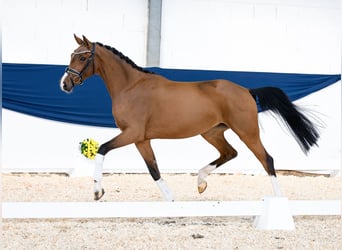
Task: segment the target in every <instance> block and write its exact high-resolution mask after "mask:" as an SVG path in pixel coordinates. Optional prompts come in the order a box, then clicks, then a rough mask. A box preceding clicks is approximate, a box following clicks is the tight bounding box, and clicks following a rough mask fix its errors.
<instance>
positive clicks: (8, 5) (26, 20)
mask: <svg viewBox="0 0 342 250" xmlns="http://www.w3.org/2000/svg"><path fill="white" fill-rule="evenodd" d="M147 2H148V1H147V0H130V1H124V0H115V1H108V0H107V1H105V0H101V1H95V0H69V1H63V0H59V1H42V0H41V1H38V0H27V1H26V0H14V1H12V0H5V1H3V17H2V21H3V29H2V32H3V40H2V46H3V47H2V52H3V61H4V62H13V63H40V64H61V65H65V64H68V63H69V59H70V54H71V52H72V51H73V50H74V49H75V48H76V47H77V44H76V43H75V41H74V38H73V34H74V33H76V34H77V35H79V36H81V35H82V34H84V35H86V36H87V37H88V38H89V39H90V40H91V41H94V42H96V41H98V42H102V43H104V44H108V45H111V46H114V47H116V48H117V49H118V50H120V51H122V52H123V53H124V54H126V55H127V56H129V57H131V58H132V59H133V60H134V61H135V62H136V63H138V64H140V65H144V63H145V57H146V52H145V51H146V32H147V21H148V20H147Z"/></svg>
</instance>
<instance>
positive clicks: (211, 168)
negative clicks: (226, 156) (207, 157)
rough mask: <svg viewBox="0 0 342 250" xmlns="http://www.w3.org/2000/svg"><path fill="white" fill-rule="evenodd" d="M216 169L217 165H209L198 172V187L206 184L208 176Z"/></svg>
mask: <svg viewBox="0 0 342 250" xmlns="http://www.w3.org/2000/svg"><path fill="white" fill-rule="evenodd" d="M215 169H216V165H207V166H205V167H204V168H201V169H200V170H199V171H198V178H197V184H198V186H199V185H201V184H202V183H204V182H206V180H205V179H206V178H207V176H208V175H209V174H210V173H211V172H212V171H214V170H215Z"/></svg>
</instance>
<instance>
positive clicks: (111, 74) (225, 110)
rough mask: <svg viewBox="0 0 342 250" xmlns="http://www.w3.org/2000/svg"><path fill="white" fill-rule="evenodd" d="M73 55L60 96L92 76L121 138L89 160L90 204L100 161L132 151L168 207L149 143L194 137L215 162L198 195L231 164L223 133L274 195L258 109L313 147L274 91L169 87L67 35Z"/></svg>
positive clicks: (312, 133) (307, 131)
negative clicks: (259, 169) (247, 155)
mask: <svg viewBox="0 0 342 250" xmlns="http://www.w3.org/2000/svg"><path fill="white" fill-rule="evenodd" d="M74 38H75V40H76V42H77V44H78V48H77V49H76V50H75V51H74V52H73V53H72V54H71V60H70V63H69V66H68V67H67V68H66V70H65V73H64V75H63V77H62V78H61V80H60V87H61V90H63V91H65V92H67V93H70V92H72V90H73V88H74V87H76V86H78V85H81V84H82V83H83V81H84V80H85V79H87V78H88V77H90V76H92V75H94V74H97V75H99V76H100V77H101V78H102V79H103V81H104V83H105V85H106V87H107V90H108V92H109V94H110V96H111V99H112V114H113V117H114V119H115V122H116V124H117V126H118V128H119V129H120V130H121V133H120V134H119V135H118V136H116V137H114V138H113V139H111V140H109V141H107V142H106V143H104V144H102V145H100V147H99V150H98V152H97V154H96V157H95V170H94V199H95V200H99V199H100V198H101V197H102V196H103V195H104V193H105V192H104V189H103V188H102V186H101V181H102V170H103V161H104V157H105V155H106V154H107V153H108V152H109V151H110V150H113V149H116V148H119V147H123V146H126V145H128V144H132V143H134V144H135V146H136V147H137V149H138V151H139V152H140V154H141V156H142V157H143V159H144V161H145V163H146V165H147V168H148V170H149V172H150V174H151V176H152V178H153V180H154V181H155V182H156V184H157V186H158V187H159V189H160V191H161V193H162V195H163V196H164V198H165V199H166V200H168V201H172V200H173V196H172V194H171V192H170V190H169V188H168V187H167V185H166V183H165V182H164V181H163V179H162V178H161V175H160V172H159V169H158V165H157V161H156V158H155V155H154V153H153V150H152V148H151V143H150V141H151V140H152V139H156V138H158V139H178V138H187V137H192V136H196V135H201V136H202V137H203V138H204V139H205V140H206V141H207V142H208V143H210V144H211V145H213V146H214V147H215V148H216V149H217V150H218V152H219V154H220V156H219V157H218V158H217V159H216V160H214V161H213V162H211V163H209V164H208V165H207V166H205V167H203V168H201V169H200V170H199V172H198V183H197V184H198V191H199V193H202V192H204V191H205V189H206V188H207V182H206V177H207V176H208V175H209V173H210V172H212V171H213V170H215V169H216V168H218V167H219V166H221V165H222V164H224V163H226V162H228V161H229V160H231V159H233V158H235V157H236V156H237V151H236V150H235V149H234V148H233V147H232V146H231V145H230V144H229V143H228V142H227V141H226V139H225V137H224V131H226V130H227V129H232V130H233V131H234V132H235V133H236V134H237V135H238V136H239V138H240V139H241V141H242V142H244V143H245V144H246V145H247V147H248V148H249V149H250V150H251V151H252V152H253V154H254V155H255V157H256V158H257V159H258V160H259V161H260V163H261V164H262V166H263V168H264V169H265V171H266V172H267V174H268V175H269V176H270V177H271V183H272V187H273V190H274V193H275V195H277V196H280V195H281V191H280V188H279V186H278V182H277V179H276V172H275V169H274V164H273V158H272V157H271V156H270V155H269V154H268V153H267V151H266V150H265V148H264V146H263V144H262V142H261V140H260V136H259V125H258V108H257V103H258V104H259V105H260V107H261V108H262V110H271V111H273V112H275V113H276V114H278V115H279V116H280V117H281V118H282V119H283V121H284V122H285V124H286V125H287V127H288V128H289V130H290V131H291V132H292V135H293V137H294V138H295V139H296V140H297V142H298V144H299V145H300V146H301V148H302V150H303V151H304V152H305V153H307V152H308V151H309V149H310V148H311V147H312V146H314V145H317V140H318V138H319V133H318V130H317V129H316V128H315V126H314V124H313V123H312V122H311V121H310V120H309V119H308V118H307V117H306V116H305V115H304V114H303V113H301V112H300V111H299V109H298V107H297V106H295V105H294V104H293V103H291V101H290V100H289V98H288V97H287V95H286V94H285V93H284V92H283V91H282V90H281V89H279V88H276V87H263V88H257V89H247V88H244V87H242V86H239V85H238V84H235V83H233V82H230V81H228V80H211V81H203V82H174V81H171V80H168V79H166V78H164V77H163V76H160V75H157V74H154V73H152V72H149V71H146V70H144V69H143V68H141V67H139V66H137V65H136V64H135V63H134V62H133V61H132V60H130V59H129V58H128V57H126V56H125V55H123V54H122V53H121V52H119V51H118V50H116V49H115V48H113V47H110V46H106V45H103V44H101V43H98V42H97V43H92V42H90V41H89V40H88V39H87V38H86V37H85V36H83V39H82V38H79V37H77V36H76V35H74Z"/></svg>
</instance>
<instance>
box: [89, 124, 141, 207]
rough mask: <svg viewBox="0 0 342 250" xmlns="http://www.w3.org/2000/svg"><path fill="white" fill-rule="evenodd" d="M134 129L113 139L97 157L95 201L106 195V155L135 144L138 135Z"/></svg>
mask: <svg viewBox="0 0 342 250" xmlns="http://www.w3.org/2000/svg"><path fill="white" fill-rule="evenodd" d="M131 131H135V130H133V129H131V130H126V131H123V132H122V133H121V134H119V135H118V136H116V137H115V138H113V139H112V140H110V141H108V142H106V143H104V144H102V145H101V146H100V148H99V150H98V152H97V154H96V156H95V170H94V176H93V177H94V200H99V199H101V197H102V196H103V195H104V193H105V192H104V189H103V188H102V186H101V182H102V176H103V175H102V170H103V161H104V158H105V155H106V154H107V153H108V152H109V151H110V150H112V149H115V148H119V147H122V146H126V145H128V144H131V143H133V142H134V141H135V140H136V138H137V135H136V133H134V132H131Z"/></svg>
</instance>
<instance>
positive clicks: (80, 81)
mask: <svg viewBox="0 0 342 250" xmlns="http://www.w3.org/2000/svg"><path fill="white" fill-rule="evenodd" d="M84 53H91V55H90V57H88V61H87V63H86V65H84V67H83V69H82V70H81V71H77V70H76V69H73V68H71V67H66V69H65V73H67V74H68V75H70V74H73V75H76V76H77V77H78V81H75V79H72V77H70V80H71V83H72V86H73V87H74V86H75V84H79V85H81V84H83V73H84V72H85V71H86V70H87V68H88V67H89V65H90V63H91V62H92V63H93V73H95V62H94V55H95V44H94V43H93V47H92V49H91V50H83V51H79V52H74V53H72V56H74V55H80V54H84Z"/></svg>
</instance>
